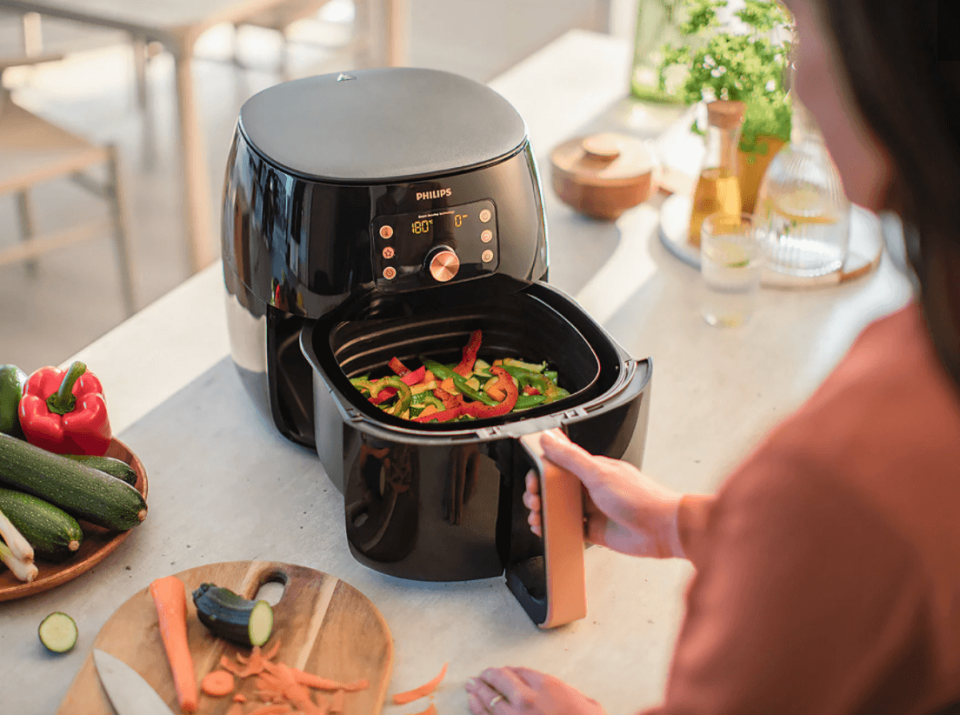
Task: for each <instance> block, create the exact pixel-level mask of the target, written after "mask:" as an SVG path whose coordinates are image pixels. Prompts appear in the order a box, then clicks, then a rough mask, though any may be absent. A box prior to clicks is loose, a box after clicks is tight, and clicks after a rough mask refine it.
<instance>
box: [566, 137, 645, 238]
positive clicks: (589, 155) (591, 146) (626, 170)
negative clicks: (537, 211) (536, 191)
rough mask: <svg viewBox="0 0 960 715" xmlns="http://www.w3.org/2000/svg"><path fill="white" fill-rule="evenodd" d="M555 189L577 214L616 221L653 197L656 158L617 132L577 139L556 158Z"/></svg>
mask: <svg viewBox="0 0 960 715" xmlns="http://www.w3.org/2000/svg"><path fill="white" fill-rule="evenodd" d="M550 161H551V165H552V169H553V171H552V178H553V190H554V191H555V192H556V193H557V196H559V197H560V199H561V200H562V201H563V202H564V203H566V204H568V205H569V206H571V207H572V208H573V209H574V210H575V211H577V212H579V213H582V214H584V215H586V216H590V217H592V218H596V219H600V220H604V221H613V220H615V219H617V218H619V216H620V214H622V213H623V212H624V211H626V210H627V209H629V208H633V207H634V206H637V205H638V204H641V203H643V202H644V201H646V200H647V199H649V198H650V195H651V194H652V193H653V167H654V160H653V156H652V155H651V154H650V152H649V151H647V149H646V147H645V146H644V143H643V142H642V141H640V140H639V139H636V138H634V137H630V136H626V135H624V134H616V133H609V132H608V133H602V134H591V135H589V136H582V137H574V138H573V139H570V140H568V141H566V142H564V143H563V144H561V145H559V146H558V147H556V148H555V149H554V150H553V152H552V153H551V155H550Z"/></svg>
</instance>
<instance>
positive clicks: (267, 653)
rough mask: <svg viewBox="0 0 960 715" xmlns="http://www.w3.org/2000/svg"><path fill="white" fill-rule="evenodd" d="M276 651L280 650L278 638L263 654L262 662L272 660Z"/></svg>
mask: <svg viewBox="0 0 960 715" xmlns="http://www.w3.org/2000/svg"><path fill="white" fill-rule="evenodd" d="M278 650H280V639H279V638H277V640H275V641H274V642H273V645H272V646H270V650H268V651H265V652H264V654H263V659H264V660H273V657H274V656H275V655H276V654H277V651H278Z"/></svg>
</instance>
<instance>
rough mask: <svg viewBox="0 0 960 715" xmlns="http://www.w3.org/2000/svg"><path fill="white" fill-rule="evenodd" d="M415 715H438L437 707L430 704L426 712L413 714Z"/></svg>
mask: <svg viewBox="0 0 960 715" xmlns="http://www.w3.org/2000/svg"><path fill="white" fill-rule="evenodd" d="M413 715H437V706H436V705H434V704H433V703H430V704H429V705H428V706H427V709H426V710H421V711H420V712H418V713H413Z"/></svg>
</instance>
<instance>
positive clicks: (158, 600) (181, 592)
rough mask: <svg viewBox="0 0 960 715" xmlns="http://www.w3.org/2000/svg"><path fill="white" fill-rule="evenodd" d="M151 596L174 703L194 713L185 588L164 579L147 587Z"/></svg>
mask: <svg viewBox="0 0 960 715" xmlns="http://www.w3.org/2000/svg"><path fill="white" fill-rule="evenodd" d="M150 595H151V596H153V602H154V605H156V607H157V618H158V620H159V623H160V638H161V639H162V640H163V648H164V650H165V651H166V652H167V661H168V662H169V664H170V672H171V674H172V675H173V682H174V685H175V687H176V690H177V702H179V704H180V709H181V710H183V711H185V712H188V713H193V712H196V711H197V701H198V700H199V697H200V695H199V692H198V691H197V678H196V675H194V672H193V657H192V656H191V655H190V646H189V644H188V642H187V594H186V587H185V586H184V585H183V581H181V580H180V579H178V578H177V577H176V576H166V577H164V578H160V579H157V580H156V581H154V582H153V583H151V584H150Z"/></svg>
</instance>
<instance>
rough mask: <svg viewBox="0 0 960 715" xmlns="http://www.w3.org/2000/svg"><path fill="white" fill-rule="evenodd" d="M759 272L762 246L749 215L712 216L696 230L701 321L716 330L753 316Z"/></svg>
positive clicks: (761, 269)
mask: <svg viewBox="0 0 960 715" xmlns="http://www.w3.org/2000/svg"><path fill="white" fill-rule="evenodd" d="M762 272H763V246H762V245H761V240H760V234H759V232H758V231H757V230H756V228H755V226H754V223H753V217H752V216H751V215H750V214H712V215H711V216H708V217H707V218H706V219H704V221H703V225H702V226H701V228H700V273H701V275H702V276H703V281H702V284H703V288H702V291H703V295H702V303H701V309H702V313H703V318H704V320H706V321H707V322H708V323H709V324H710V325H714V326H717V327H735V326H738V325H742V324H743V323H745V322H746V321H747V320H749V318H750V316H751V315H752V314H753V311H754V308H755V306H756V301H757V295H758V294H759V292H760V275H761V273H762Z"/></svg>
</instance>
